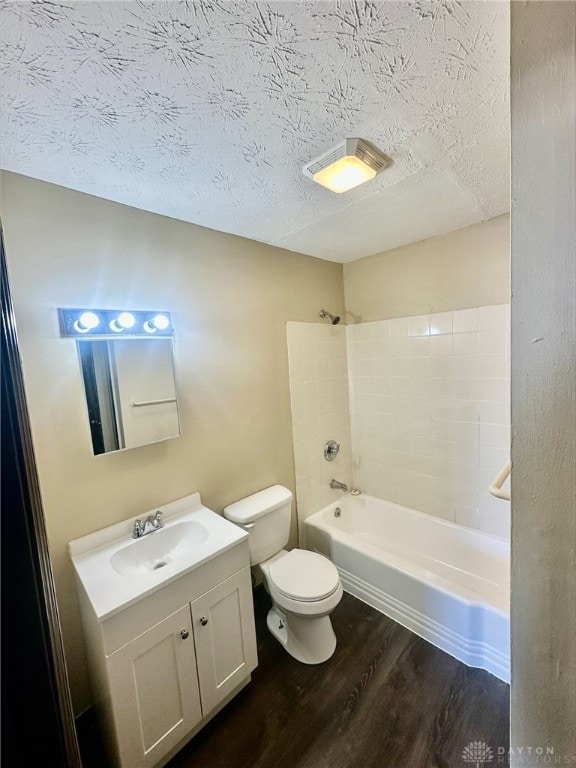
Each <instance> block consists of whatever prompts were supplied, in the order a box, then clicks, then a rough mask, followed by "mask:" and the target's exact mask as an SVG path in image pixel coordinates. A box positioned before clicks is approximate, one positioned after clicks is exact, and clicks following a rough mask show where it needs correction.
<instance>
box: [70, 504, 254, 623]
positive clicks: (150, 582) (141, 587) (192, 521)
mask: <svg viewBox="0 0 576 768" xmlns="http://www.w3.org/2000/svg"><path fill="white" fill-rule="evenodd" d="M158 512H161V513H162V515H161V517H162V519H163V520H164V527H163V528H159V529H158V530H155V531H153V532H151V533H148V534H146V535H145V536H141V537H140V538H138V539H134V538H133V537H132V535H133V531H134V523H135V518H134V517H132V518H128V519H126V520H122V521H121V522H119V523H116V524H114V525H111V526H108V527H107V528H102V529H100V530H98V531H94V533H90V534H88V535H87V536H83V537H82V538H81V539H75V540H74V541H71V542H69V544H68V549H69V552H70V557H71V559H72V563H73V565H74V569H75V571H76V576H77V578H78V579H79V580H80V582H81V584H82V586H83V588H84V591H85V593H86V595H87V597H88V599H89V600H90V603H91V605H92V608H93V610H94V614H95V616H96V618H97V620H98V621H99V622H100V621H104V620H106V619H108V618H110V617H111V616H113V615H114V614H116V613H118V612H119V611H122V610H124V609H125V608H127V607H128V606H129V605H133V604H134V603H136V602H137V601H139V600H142V599H143V598H144V597H146V596H147V595H150V594H152V593H153V592H155V591H156V590H158V589H162V588H163V587H164V586H166V585H167V584H169V583H170V582H172V581H175V580H176V579H179V578H181V577H182V576H183V575H185V574H188V573H189V572H190V571H192V570H194V569H196V568H201V567H202V566H203V565H204V564H205V563H207V562H208V561H210V560H213V559H214V558H217V557H218V556H219V555H221V554H222V553H223V552H226V551H227V550H229V549H231V548H233V547H237V546H239V545H240V546H243V547H245V548H246V550H247V549H248V533H247V532H246V531H244V530H242V529H241V528H240V527H239V526H237V525H234V523H231V522H229V521H228V520H225V519H224V518H223V517H222V516H221V515H218V514H216V512H213V511H212V510H211V509H208V507H205V506H204V505H203V504H202V500H201V499H200V495H199V494H198V493H193V494H191V495H189V496H185V497H184V498H182V499H177V500H176V501H171V502H169V503H168V504H164V505H162V506H160V507H154V509H152V510H149V511H148V512H144V513H141V514H140V515H139V516H138V519H139V520H142V519H146V518H147V517H150V516H152V517H154V518H155V516H156V515H157V513H158Z"/></svg>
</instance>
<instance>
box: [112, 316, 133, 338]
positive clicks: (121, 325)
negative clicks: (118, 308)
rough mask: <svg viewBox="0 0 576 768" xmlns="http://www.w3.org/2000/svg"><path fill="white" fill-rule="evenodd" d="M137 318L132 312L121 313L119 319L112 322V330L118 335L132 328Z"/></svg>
mask: <svg viewBox="0 0 576 768" xmlns="http://www.w3.org/2000/svg"><path fill="white" fill-rule="evenodd" d="M135 322H136V318H135V317H134V315H133V314H132V313H131V312H121V313H120V314H119V315H118V317H117V318H115V319H114V320H112V321H111V322H110V328H111V329H112V330H113V331H115V332H116V333H120V331H123V330H124V329H128V328H132V326H133V325H134V323H135Z"/></svg>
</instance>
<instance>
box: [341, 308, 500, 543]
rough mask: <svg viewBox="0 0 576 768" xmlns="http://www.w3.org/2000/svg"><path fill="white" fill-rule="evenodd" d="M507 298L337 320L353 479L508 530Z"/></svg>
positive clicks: (489, 528)
mask: <svg viewBox="0 0 576 768" xmlns="http://www.w3.org/2000/svg"><path fill="white" fill-rule="evenodd" d="M508 318H509V305H507V304H506V305H500V306H490V307H480V308H478V309H465V310H459V311H455V312H443V313H440V314H432V315H422V316H418V317H404V318H398V319H393V320H384V321H379V322H374V323H362V324H359V325H350V326H348V327H347V333H348V358H349V378H350V391H351V401H350V411H351V423H352V453H353V458H354V469H353V471H354V484H355V485H356V486H357V487H358V488H360V489H361V490H363V491H365V492H367V493H370V494H372V495H374V496H378V497H379V498H382V499H387V500H389V501H394V502H396V503H398V504H402V505H403V506H406V507H411V508H413V509H417V510H420V511H421V512H427V513H429V514H432V515H436V516H438V517H443V518H445V519H447V520H452V521H455V522H457V523H460V524H462V525H466V526H469V527H471V528H479V529H480V530H483V531H486V532H487V533H493V534H495V535H498V536H508V535H509V528H510V512H509V503H508V502H506V501H502V500H500V499H496V498H494V497H493V496H491V495H490V493H489V492H488V486H489V485H490V483H491V481H492V480H493V479H494V477H495V475H496V474H497V473H498V472H499V470H500V469H501V468H502V466H503V465H504V464H505V462H507V461H508V459H509V453H510V448H509V446H510V395H509V392H510V372H509V360H510V351H509V330H508V328H509V321H508Z"/></svg>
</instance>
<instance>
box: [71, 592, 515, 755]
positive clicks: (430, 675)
mask: <svg viewBox="0 0 576 768" xmlns="http://www.w3.org/2000/svg"><path fill="white" fill-rule="evenodd" d="M268 607H269V598H268V596H267V595H266V593H265V592H264V591H263V590H259V591H258V592H257V593H256V624H257V633H258V657H259V666H258V668H257V669H256V671H255V672H254V674H253V679H252V682H251V683H250V685H249V686H248V687H247V688H246V689H244V691H242V692H241V693H240V694H239V695H238V696H237V697H236V698H235V699H234V700H233V701H232V702H231V703H230V704H228V706H227V707H226V708H225V709H224V710H223V711H222V712H221V713H220V714H219V715H217V716H216V718H215V719H214V720H213V721H212V722H211V723H209V724H208V725H207V726H206V727H205V728H204V729H203V730H202V731H201V732H200V733H199V734H198V735H197V736H196V737H195V738H194V739H193V740H192V741H191V742H190V743H189V744H188V745H187V746H186V747H185V748H184V749H183V750H182V751H181V752H180V753H179V754H178V755H177V756H176V757H175V758H174V759H173V760H172V761H171V762H170V763H169V768H278V767H279V766H280V768H456V766H457V767H458V768H464V766H467V765H468V763H466V762H464V761H463V759H462V751H463V749H464V748H465V747H466V746H467V744H469V743H470V742H471V741H482V742H485V743H486V744H488V745H490V746H491V748H492V750H493V752H494V754H496V753H497V749H498V748H499V747H502V748H504V749H506V750H507V749H508V724H509V718H508V697H509V689H508V686H507V685H506V684H505V683H502V682H501V681H500V680H498V679H497V678H495V677H493V676H492V675H490V674H488V673H487V672H484V671H482V670H477V669H471V668H469V667H466V666H465V665H464V664H461V663H460V662H458V661H456V660H455V659H453V658H452V657H451V656H448V655H447V654H445V653H443V652H442V651H440V650H438V649H437V648H435V647H434V646H432V645H430V644H429V643H427V642H425V641H424V640H421V639H420V638H418V637H417V636H416V635H414V634H412V633H411V632H409V631H408V630H407V629H404V628H403V627H401V626H400V625H398V624H396V623H395V622H393V621H391V620H390V619H388V618H387V617H385V616H383V615H382V614H380V613H378V611H375V610H373V609H372V608H370V607H369V606H367V605H364V604H363V603H361V602H360V601H358V600H356V599H355V598H353V597H351V596H350V595H344V597H343V599H342V602H341V603H340V605H339V606H338V607H337V608H336V610H335V611H334V613H333V614H332V619H333V624H334V630H335V632H336V636H337V638H338V647H337V649H336V653H335V654H334V656H333V657H332V658H331V659H330V660H329V661H328V662H326V663H325V664H321V665H318V666H307V665H304V664H300V663H299V662H297V661H295V660H294V659H292V657H290V656H289V655H288V654H287V653H286V652H285V651H284V649H283V648H282V647H281V646H280V644H279V643H278V642H277V641H276V640H275V639H274V638H273V637H272V635H270V633H269V632H268V630H267V628H266V613H267V610H268ZM83 755H84V757H85V760H84V765H85V768H96V766H98V768H103V767H104V766H106V762H105V761H104V758H102V756H101V753H100V752H99V748H98V745H97V742H96V741H95V740H94V739H93V738H90V737H89V734H88V737H87V738H84V740H83Z"/></svg>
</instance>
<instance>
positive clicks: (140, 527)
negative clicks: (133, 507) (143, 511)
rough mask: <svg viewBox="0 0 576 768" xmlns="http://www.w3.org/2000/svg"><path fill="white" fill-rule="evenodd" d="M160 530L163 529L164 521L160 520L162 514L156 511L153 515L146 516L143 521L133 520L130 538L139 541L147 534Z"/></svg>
mask: <svg viewBox="0 0 576 768" xmlns="http://www.w3.org/2000/svg"><path fill="white" fill-rule="evenodd" d="M160 528H164V520H162V512H160V510H158V512H156V514H155V515H148V517H147V518H146V519H144V520H142V519H140V518H138V519H137V520H134V529H133V531H132V538H133V539H140V538H142V536H147V535H148V534H149V533H153V532H154V531H158V530H159V529H160Z"/></svg>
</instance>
